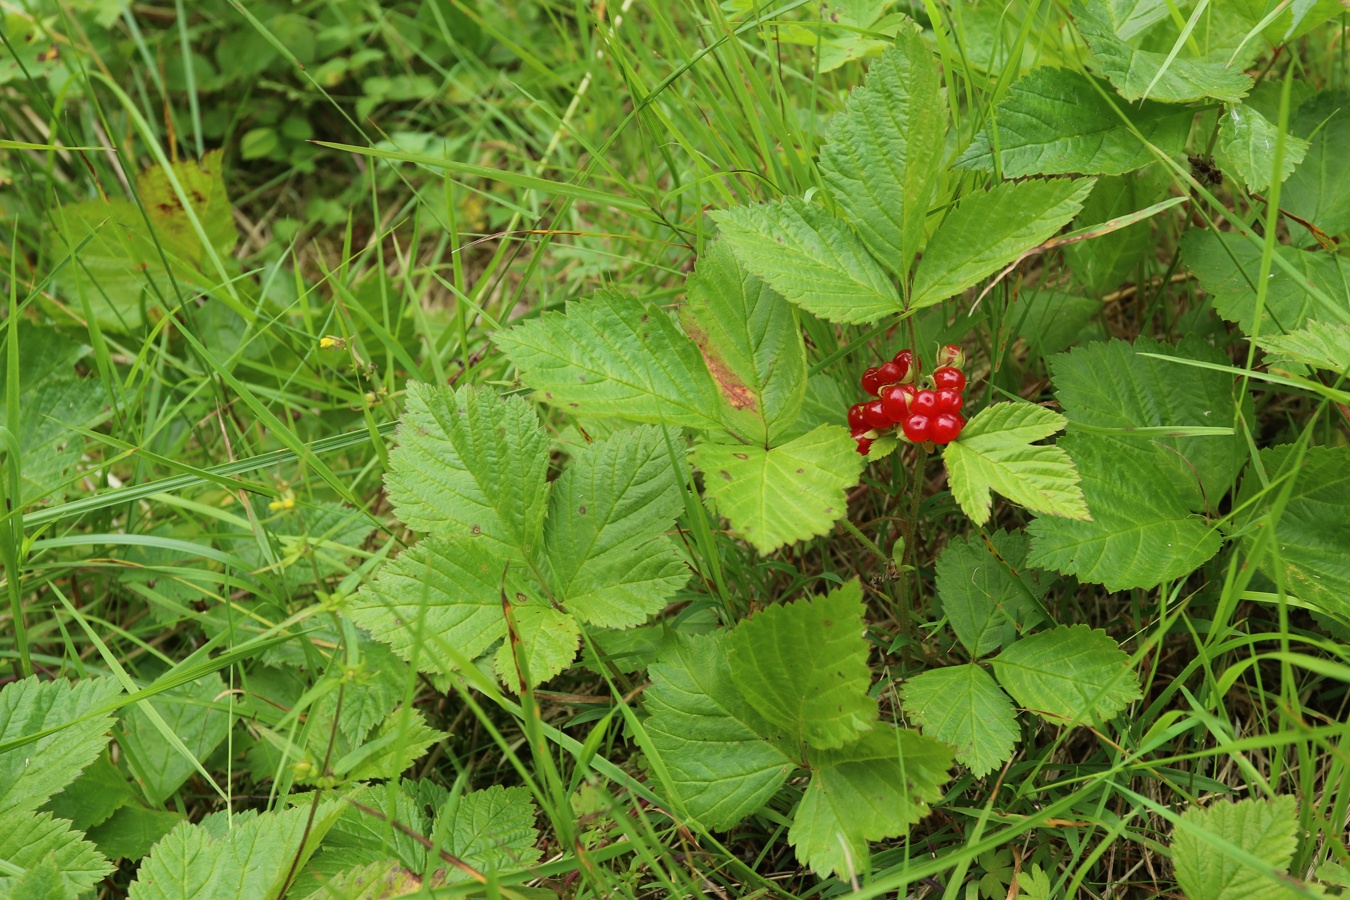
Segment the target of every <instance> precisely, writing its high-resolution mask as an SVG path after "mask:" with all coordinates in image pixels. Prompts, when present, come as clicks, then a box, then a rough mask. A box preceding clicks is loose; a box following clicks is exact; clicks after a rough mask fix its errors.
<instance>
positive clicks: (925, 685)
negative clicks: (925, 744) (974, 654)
mask: <svg viewBox="0 0 1350 900" xmlns="http://www.w3.org/2000/svg"><path fill="white" fill-rule="evenodd" d="M901 698H902V699H903V701H904V704H905V712H906V713H908V714H909V716H910V718H911V719H913V721H914V722H915V723H916V724H918V726H919V727H920V728H921V729H923V733H924V734H925V735H927V736H928V737H930V738H937V739H938V740H940V741H942V742H943V743H944V744H950V745H951V746H952V747H954V748H955V749H956V761H957V762H959V763H961V764H962V765H964V766H966V767H967V768H968V769H970V773H971V774H972V775H975V776H981V775H985V774H988V773H989V772H992V771H993V770H994V769H995V768H997V767H998V766H999V765H1001V764H1002V763H1004V762H1006V761H1007V760H1009V759H1011V758H1012V753H1013V748H1014V747H1016V746H1017V741H1018V739H1019V738H1020V736H1021V735H1020V733H1019V731H1018V729H1017V713H1016V712H1015V711H1014V710H1013V705H1012V701H1011V700H1009V699H1008V695H1007V694H1005V693H1003V691H1001V690H1000V689H999V686H998V684H997V683H995V681H994V679H993V677H992V676H990V674H989V673H988V672H986V671H985V670H984V669H982V668H980V667H979V666H977V665H975V664H973V663H972V664H970V665H964V666H945V667H943V668H940V669H929V670H927V671H926V672H921V673H919V674H918V675H915V676H914V677H913V678H907V679H905V685H904V688H903V690H902V692H901Z"/></svg>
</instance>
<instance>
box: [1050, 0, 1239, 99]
mask: <svg viewBox="0 0 1350 900" xmlns="http://www.w3.org/2000/svg"><path fill="white" fill-rule="evenodd" d="M1123 6H1125V8H1126V9H1128V8H1129V7H1128V4H1125V5H1123ZM1161 7H1162V4H1154V5H1152V6H1151V8H1152V9H1154V10H1157V9H1160V8H1161ZM1120 11H1122V10H1121V8H1120V7H1117V6H1116V5H1114V4H1111V3H1105V2H1100V0H1096V2H1089V0H1074V2H1073V3H1072V4H1071V5H1070V6H1069V12H1070V13H1071V14H1072V15H1073V18H1074V22H1075V24H1077V26H1078V31H1079V33H1080V34H1082V35H1083V37H1084V38H1085V39H1086V40H1087V42H1088V44H1089V45H1090V46H1091V47H1092V55H1093V57H1094V58H1095V59H1096V62H1097V65H1098V67H1099V68H1100V70H1101V72H1102V74H1103V75H1105V76H1106V77H1107V78H1108V79H1110V81H1111V83H1112V84H1113V85H1115V87H1116V90H1117V91H1119V92H1120V96H1122V97H1124V98H1125V99H1126V100H1130V101H1134V100H1141V99H1143V98H1144V97H1145V96H1146V95H1147V96H1148V97H1149V98H1151V99H1153V100H1161V101H1164V102H1167V103H1190V102H1192V101H1195V100H1202V99H1204V98H1206V97H1213V98H1214V99H1215V100H1223V101H1224V102H1226V103H1236V102H1238V101H1239V100H1241V99H1242V97H1243V95H1245V94H1246V93H1247V91H1249V90H1251V87H1252V79H1251V76H1249V75H1247V74H1246V73H1245V72H1243V71H1242V69H1243V67H1245V66H1246V65H1247V63H1248V62H1249V61H1250V59H1249V57H1250V53H1251V52H1254V51H1255V50H1257V49H1259V48H1257V47H1254V46H1253V47H1252V48H1251V50H1249V52H1248V54H1247V55H1246V56H1243V57H1241V58H1239V59H1237V60H1234V65H1233V66H1232V67H1229V66H1228V64H1227V63H1228V58H1229V57H1230V56H1231V55H1232V49H1233V48H1222V47H1216V48H1213V49H1211V50H1210V52H1209V53H1208V54H1206V55H1205V56H1202V57H1199V58H1193V57H1188V56H1180V55H1179V56H1177V57H1176V58H1174V59H1171V60H1169V59H1168V54H1167V53H1159V52H1156V51H1153V50H1144V49H1140V48H1139V47H1138V46H1135V45H1134V44H1132V43H1131V42H1130V39H1131V38H1132V37H1133V34H1131V33H1130V32H1129V31H1127V30H1126V27H1127V26H1128V25H1129V20H1128V19H1122V18H1121V17H1120V15H1119V13H1120ZM1164 14H1165V13H1164ZM1157 18H1161V16H1158V17H1157ZM1155 21H1156V19H1155ZM1140 30H1142V29H1140ZM1160 72H1161V73H1162V75H1161V77H1159V73H1160Z"/></svg>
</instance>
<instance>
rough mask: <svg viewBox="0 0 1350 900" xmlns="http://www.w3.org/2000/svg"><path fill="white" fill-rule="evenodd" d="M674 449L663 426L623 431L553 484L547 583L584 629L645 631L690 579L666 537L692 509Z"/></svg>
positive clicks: (577, 458) (577, 459)
mask: <svg viewBox="0 0 1350 900" xmlns="http://www.w3.org/2000/svg"><path fill="white" fill-rule="evenodd" d="M670 437H671V440H672V441H674V442H676V444H677V445H678V446H681V447H682V446H683V441H682V440H681V438H680V435H679V434H678V433H674V434H671V435H670ZM670 446H671V445H669V444H667V442H666V439H665V437H664V436H663V435H662V433H661V430H660V429H659V428H656V427H652V426H647V427H643V428H637V429H629V430H625V431H620V432H618V433H616V434H614V435H611V436H610V437H609V438H606V439H605V440H603V441H597V442H595V443H594V444H590V445H589V446H587V447H585V448H583V449H581V450H580V451H578V452H577V453H576V454H575V455H574V456H573V457H572V459H571V461H570V463H569V464H568V465H567V467H566V468H565V469H564V470H563V473H562V475H561V476H559V478H558V480H557V481H556V482H554V484H553V491H552V496H551V497H550V498H549V513H548V526H547V529H546V534H545V538H544V560H545V565H546V568H547V578H548V581H549V583H550V585H551V587H552V594H553V598H554V600H555V601H556V602H558V603H561V604H562V605H563V607H564V608H565V609H566V610H567V611H568V612H569V613H572V614H573V615H575V616H576V617H577V618H579V619H581V620H582V621H583V622H587V623H590V624H592V625H603V626H605V627H609V628H627V627H630V626H633V625H640V624H641V623H642V622H644V621H646V619H647V618H648V617H649V616H651V615H652V614H653V613H656V612H659V611H660V610H661V609H662V608H664V607H665V605H666V601H667V600H668V599H669V597H670V595H671V594H673V593H674V592H675V591H676V590H678V589H679V588H680V586H681V585H683V584H684V583H685V581H687V580H688V578H689V569H688V567H687V566H686V565H685V564H684V562H683V561H682V560H681V557H680V554H679V552H678V551H677V550H676V548H675V545H674V543H673V542H672V541H671V539H670V538H669V537H666V534H665V533H666V532H667V531H669V530H671V529H672V528H673V527H674V525H675V517H676V516H677V515H678V514H679V513H680V512H681V511H682V510H683V509H684V503H683V499H682V497H681V493H680V485H679V482H678V481H677V477H676V472H675V467H674V465H673V462H672V460H671V449H670ZM570 661H571V658H570V657H569V659H568V662H570Z"/></svg>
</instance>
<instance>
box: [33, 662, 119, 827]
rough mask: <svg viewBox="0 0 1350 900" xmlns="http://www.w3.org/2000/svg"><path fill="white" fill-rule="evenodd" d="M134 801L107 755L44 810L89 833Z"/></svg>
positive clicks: (101, 755)
mask: <svg viewBox="0 0 1350 900" xmlns="http://www.w3.org/2000/svg"><path fill="white" fill-rule="evenodd" d="M110 680H111V679H110ZM135 799H136V795H135V794H133V793H132V790H131V785H130V784H128V783H127V779H126V776H125V775H123V774H122V773H121V772H119V771H117V767H116V766H114V765H113V764H112V763H111V762H110V761H109V760H108V757H107V755H106V754H100V755H99V757H98V758H97V759H95V760H94V761H93V762H92V763H90V764H89V765H88V766H87V767H85V770H84V771H83V772H82V773H80V777H79V778H77V779H75V781H74V782H73V783H72V784H71V785H70V786H69V787H67V788H66V789H65V790H63V791H61V793H59V794H57V795H56V796H54V797H52V798H51V800H49V801H47V804H46V806H44V807H43V808H44V809H46V810H47V811H48V812H50V813H51V814H52V815H54V816H56V817H57V818H58V819H68V820H69V821H70V823H71V825H73V826H74V827H75V828H76V829H78V830H79V831H88V830H89V829H90V828H93V827H94V826H95V825H98V824H100V823H102V822H106V821H107V820H108V817H109V816H111V815H112V814H113V813H115V812H117V810H118V809H119V808H121V807H122V806H124V805H125V804H128V803H132V802H134V801H135Z"/></svg>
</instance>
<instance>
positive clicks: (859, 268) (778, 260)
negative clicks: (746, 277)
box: [712, 198, 904, 323]
mask: <svg viewBox="0 0 1350 900" xmlns="http://www.w3.org/2000/svg"><path fill="white" fill-rule="evenodd" d="M712 216H713V221H715V222H716V223H717V227H718V228H719V229H720V230H721V233H722V240H724V241H725V242H726V243H727V244H728V245H729V246H730V247H731V250H732V252H733V253H735V254H736V258H737V259H738V260H740V263H741V265H743V266H745V268H747V269H749V270H750V271H751V272H753V273H754V274H756V275H758V276H759V277H760V278H763V279H764V280H765V281H767V282H768V283H769V284H770V285H772V286H773V288H774V289H775V290H777V291H778V292H779V293H780V294H782V295H783V296H784V297H786V298H787V299H789V300H791V301H792V302H793V303H795V304H797V305H798V306H800V307H802V308H803V309H805V310H806V311H807V312H810V313H813V314H815V315H817V316H820V317H821V318H824V319H829V320H830V321H832V322H843V323H860V322H872V321H875V320H876V319H880V318H882V317H883V316H889V315H897V314H899V313H901V312H903V311H904V307H903V305H902V302H901V299H900V294H899V293H898V292H897V291H896V288H895V285H894V284H893V283H892V282H891V280H890V279H889V278H888V277H887V275H886V272H885V270H883V269H882V268H881V266H880V264H878V263H877V262H876V260H874V259H873V258H872V257H871V255H870V254H868V252H867V249H866V247H865V246H864V245H863V243H862V242H861V241H860V240H859V239H858V238H857V237H855V236H854V235H853V233H852V232H851V231H849V230H848V227H847V226H846V225H845V224H844V223H843V222H842V221H840V220H839V219H836V218H835V217H834V216H831V215H830V214H829V213H828V212H826V211H825V210H824V209H822V208H821V207H819V206H814V205H810V204H807V203H803V202H802V201H800V200H797V199H794V198H788V199H785V200H780V201H778V202H776V203H768V204H761V205H757V206H737V207H733V208H732V209H724V210H721V211H719V212H715V213H713V214H712Z"/></svg>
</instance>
